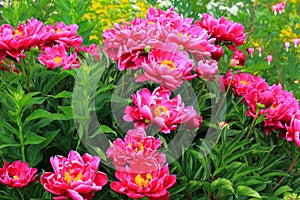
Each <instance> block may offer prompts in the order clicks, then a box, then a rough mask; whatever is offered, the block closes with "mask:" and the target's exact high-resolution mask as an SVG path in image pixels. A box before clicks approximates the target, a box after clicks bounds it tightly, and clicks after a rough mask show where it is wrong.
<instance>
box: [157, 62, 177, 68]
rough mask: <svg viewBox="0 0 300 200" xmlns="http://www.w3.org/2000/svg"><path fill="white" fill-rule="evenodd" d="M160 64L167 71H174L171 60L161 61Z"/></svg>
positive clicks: (174, 66)
mask: <svg viewBox="0 0 300 200" xmlns="http://www.w3.org/2000/svg"><path fill="white" fill-rule="evenodd" d="M161 64H162V65H164V66H167V67H168V69H169V70H172V69H176V65H175V63H174V62H173V61H171V60H163V61H162V62H161Z"/></svg>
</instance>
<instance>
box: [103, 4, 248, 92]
mask: <svg viewBox="0 0 300 200" xmlns="http://www.w3.org/2000/svg"><path fill="white" fill-rule="evenodd" d="M204 16H207V17H204V19H203V20H202V21H199V22H198V23H194V24H193V23H192V22H193V19H192V18H184V17H183V16H182V15H179V14H177V13H176V12H174V8H170V9H169V10H167V11H162V10H160V9H158V10H156V9H155V8H154V7H151V8H150V9H149V10H148V13H147V16H146V18H145V19H141V18H135V19H134V20H132V21H130V23H129V24H127V23H125V22H123V25H120V24H115V25H114V28H111V29H109V30H106V31H104V33H103V38H104V46H105V51H106V52H107V54H108V56H109V57H110V58H111V59H113V60H115V61H117V63H118V68H119V70H128V69H134V70H136V69H138V68H142V69H143V71H144V73H143V74H141V75H140V76H138V78H137V81H152V82H155V83H159V84H160V85H162V86H164V87H166V88H168V89H170V90H175V89H176V88H177V87H178V86H180V84H181V83H182V81H183V80H191V79H193V78H195V77H196V76H197V75H198V76H200V77H202V78H204V79H208V80H213V79H214V78H215V77H216V74H217V73H218V67H217V62H213V61H210V60H212V59H215V60H218V59H220V58H221V57H222V55H223V50H222V46H221V45H220V44H219V43H220V42H221V41H224V44H225V43H226V44H227V45H230V44H231V46H239V45H241V44H243V42H244V39H245V31H244V28H243V26H242V25H241V24H238V23H233V22H230V21H227V20H225V18H222V19H220V20H213V19H212V18H213V16H209V15H204ZM208 17H209V18H208ZM214 33H215V34H214ZM216 41H217V43H218V45H216V44H214V42H216ZM190 55H192V57H193V59H194V60H196V61H197V62H199V63H198V64H197V66H194V61H192V60H190V58H189V57H190Z"/></svg>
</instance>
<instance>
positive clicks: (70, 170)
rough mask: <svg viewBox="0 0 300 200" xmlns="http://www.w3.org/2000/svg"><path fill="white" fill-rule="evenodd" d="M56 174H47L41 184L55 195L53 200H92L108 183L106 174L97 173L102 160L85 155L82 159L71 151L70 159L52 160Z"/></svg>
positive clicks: (56, 157) (42, 178)
mask: <svg viewBox="0 0 300 200" xmlns="http://www.w3.org/2000/svg"><path fill="white" fill-rule="evenodd" d="M50 162H51V165H52V167H53V169H54V172H45V173H43V174H42V176H41V184H42V185H43V186H44V188H45V190H47V191H48V192H51V193H53V194H54V197H53V199H56V200H58V199H68V198H71V199H74V200H84V199H85V200H90V199H92V198H93V196H94V191H99V190H101V189H102V186H103V185H105V184H106V183H107V181H108V179H107V176H106V174H104V173H103V172H100V171H97V170H98V167H99V164H100V158H99V157H98V156H94V157H93V156H91V155H90V154H87V153H85V154H84V155H83V156H82V157H81V156H80V155H79V153H77V152H76V151H70V153H69V155H68V157H67V158H66V157H63V156H54V157H51V158H50Z"/></svg>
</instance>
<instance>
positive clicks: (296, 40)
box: [293, 38, 300, 48]
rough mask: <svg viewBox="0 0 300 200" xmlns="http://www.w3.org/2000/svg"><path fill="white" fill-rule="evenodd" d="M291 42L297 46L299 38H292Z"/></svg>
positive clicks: (299, 42)
mask: <svg viewBox="0 0 300 200" xmlns="http://www.w3.org/2000/svg"><path fill="white" fill-rule="evenodd" d="M293 43H294V46H295V48H297V47H298V44H300V39H299V38H294V39H293Z"/></svg>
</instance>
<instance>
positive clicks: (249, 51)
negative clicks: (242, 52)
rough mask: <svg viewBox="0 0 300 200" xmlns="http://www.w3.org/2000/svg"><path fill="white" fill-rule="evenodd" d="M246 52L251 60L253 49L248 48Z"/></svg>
mask: <svg viewBox="0 0 300 200" xmlns="http://www.w3.org/2000/svg"><path fill="white" fill-rule="evenodd" d="M247 52H248V54H249V56H250V57H251V58H253V54H254V48H253V47H251V48H248V49H247Z"/></svg>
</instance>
